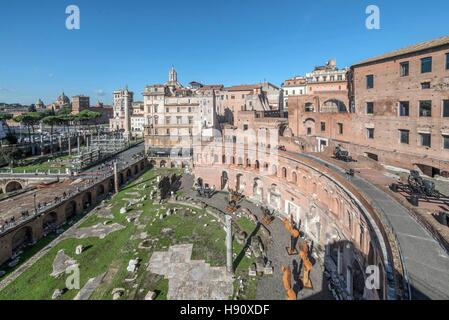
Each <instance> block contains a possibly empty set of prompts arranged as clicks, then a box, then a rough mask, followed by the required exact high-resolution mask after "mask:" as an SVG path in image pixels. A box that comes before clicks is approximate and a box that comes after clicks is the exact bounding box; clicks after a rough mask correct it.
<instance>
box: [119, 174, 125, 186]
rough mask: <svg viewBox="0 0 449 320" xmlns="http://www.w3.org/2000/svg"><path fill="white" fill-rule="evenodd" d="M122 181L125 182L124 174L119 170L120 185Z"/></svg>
mask: <svg viewBox="0 0 449 320" xmlns="http://www.w3.org/2000/svg"><path fill="white" fill-rule="evenodd" d="M124 183H125V175H124V173H123V172H120V175H119V184H120V185H122V184H124Z"/></svg>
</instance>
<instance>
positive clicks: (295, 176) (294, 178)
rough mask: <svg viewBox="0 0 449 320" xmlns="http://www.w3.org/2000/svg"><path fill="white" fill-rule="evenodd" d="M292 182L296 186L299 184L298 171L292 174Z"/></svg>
mask: <svg viewBox="0 0 449 320" xmlns="http://www.w3.org/2000/svg"><path fill="white" fill-rule="evenodd" d="M292 182H293V183H294V184H297V183H298V175H297V174H296V171H293V172H292Z"/></svg>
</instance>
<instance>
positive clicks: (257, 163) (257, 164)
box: [255, 160, 260, 170]
mask: <svg viewBox="0 0 449 320" xmlns="http://www.w3.org/2000/svg"><path fill="white" fill-rule="evenodd" d="M255 168H256V169H257V170H259V169H260V162H259V160H256V162H255Z"/></svg>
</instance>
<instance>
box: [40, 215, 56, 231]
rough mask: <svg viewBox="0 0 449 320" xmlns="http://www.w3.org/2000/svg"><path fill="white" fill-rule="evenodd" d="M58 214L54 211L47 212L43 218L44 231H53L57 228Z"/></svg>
mask: <svg viewBox="0 0 449 320" xmlns="http://www.w3.org/2000/svg"><path fill="white" fill-rule="evenodd" d="M57 222H58V214H57V213H56V212H54V211H52V212H50V213H47V214H46V215H45V216H44V219H43V220H42V229H43V230H44V232H51V231H53V230H55V229H56V226H57Z"/></svg>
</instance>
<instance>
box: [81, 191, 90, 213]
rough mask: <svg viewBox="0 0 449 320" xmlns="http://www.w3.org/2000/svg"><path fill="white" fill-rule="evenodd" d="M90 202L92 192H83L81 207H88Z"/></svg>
mask: <svg viewBox="0 0 449 320" xmlns="http://www.w3.org/2000/svg"><path fill="white" fill-rule="evenodd" d="M92 204H93V202H92V193H91V192H90V191H86V192H84V194H83V198H82V206H83V209H87V208H89V207H90V206H91V205H92Z"/></svg>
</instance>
